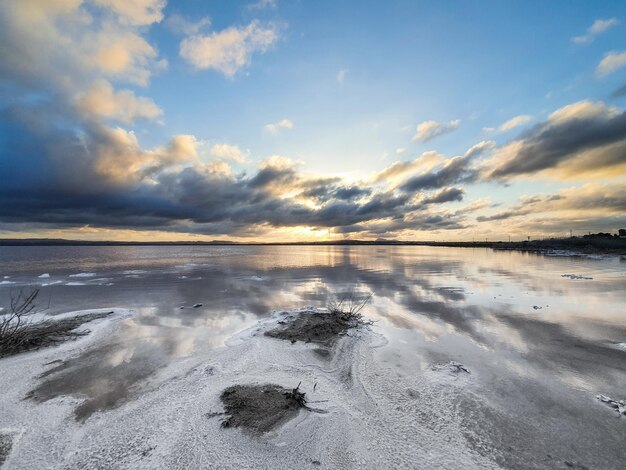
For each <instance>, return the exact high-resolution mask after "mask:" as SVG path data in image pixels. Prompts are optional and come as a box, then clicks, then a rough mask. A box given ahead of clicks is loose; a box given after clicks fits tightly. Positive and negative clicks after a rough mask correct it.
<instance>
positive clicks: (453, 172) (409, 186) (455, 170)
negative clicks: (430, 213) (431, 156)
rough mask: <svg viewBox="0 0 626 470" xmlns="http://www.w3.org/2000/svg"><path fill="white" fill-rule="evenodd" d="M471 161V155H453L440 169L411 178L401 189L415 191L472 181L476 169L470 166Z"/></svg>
mask: <svg viewBox="0 0 626 470" xmlns="http://www.w3.org/2000/svg"><path fill="white" fill-rule="evenodd" d="M470 161H471V159H470V157H453V158H451V159H450V160H448V161H447V162H446V163H445V164H444V165H443V167H441V168H440V169H438V170H435V171H432V172H430V173H425V174H420V175H417V176H413V177H411V178H409V179H408V180H407V181H405V182H404V183H403V184H402V185H401V186H400V189H401V190H402V191H406V192H414V191H422V190H426V189H438V188H442V187H445V186H450V185H452V184H456V183H463V182H470V181H472V180H473V179H474V178H475V173H474V171H473V170H471V169H470V168H469V164H470Z"/></svg>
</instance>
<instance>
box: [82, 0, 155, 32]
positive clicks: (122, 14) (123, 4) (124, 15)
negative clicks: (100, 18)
mask: <svg viewBox="0 0 626 470" xmlns="http://www.w3.org/2000/svg"><path fill="white" fill-rule="evenodd" d="M92 1H93V3H95V4H96V5H98V6H101V7H104V8H108V9H110V10H112V11H113V12H115V13H116V14H117V15H118V17H119V19H120V21H121V22H122V23H127V24H131V25H134V26H145V25H149V24H152V23H158V22H160V21H161V20H162V19H163V11H162V10H163V8H165V5H166V3H167V1H166V0H92Z"/></svg>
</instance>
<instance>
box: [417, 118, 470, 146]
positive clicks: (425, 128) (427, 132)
mask: <svg viewBox="0 0 626 470" xmlns="http://www.w3.org/2000/svg"><path fill="white" fill-rule="evenodd" d="M460 124H461V121H460V120H458V119H455V120H453V121H449V122H437V121H424V122H422V123H421V124H418V126H417V131H416V133H415V135H414V136H413V140H414V141H419V142H426V141H429V140H431V139H434V138H435V137H439V136H440V135H443V134H447V133H449V132H452V131H454V130H455V129H457V128H458V127H459V125H460Z"/></svg>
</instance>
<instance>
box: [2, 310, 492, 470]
mask: <svg viewBox="0 0 626 470" xmlns="http://www.w3.org/2000/svg"><path fill="white" fill-rule="evenodd" d="M309 310H310V309H309ZM294 312H295V313H297V314H306V309H299V310H296V311H289V312H278V313H276V314H275V315H274V316H273V317H272V318H271V319H269V320H267V321H261V322H260V323H259V324H258V325H256V326H255V327H254V328H251V329H249V330H246V331H243V332H241V333H240V334H238V335H236V336H234V337H233V338H231V339H230V340H229V341H228V344H227V346H226V347H224V348H222V349H220V350H217V351H214V352H213V353H211V354H210V355H207V356H206V357H200V358H199V357H192V358H187V359H185V360H182V361H180V362H179V363H177V364H176V366H175V367H171V368H169V369H168V370H164V371H162V372H161V376H160V377H159V382H160V383H161V385H159V386H158V387H157V388H156V389H155V390H154V391H152V392H150V393H147V394H144V395H141V396H140V397H139V398H137V399H135V400H134V401H131V402H128V403H126V404H124V405H123V406H121V407H120V408H117V409H113V410H109V411H106V412H101V413H96V414H95V415H93V416H92V417H90V418H89V419H88V420H87V421H86V422H85V423H84V424H80V423H77V422H75V421H74V419H73V409H74V407H75V406H76V405H77V404H79V403H80V402H81V400H80V398H79V397H61V398H57V399H53V400H50V401H48V402H45V403H41V404H36V403H32V402H20V400H21V399H22V398H23V397H24V395H25V394H26V393H27V392H28V390H29V389H30V388H32V387H33V385H34V383H35V378H34V377H28V378H25V377H24V375H23V374H20V371H23V370H24V369H28V370H30V371H32V372H33V376H35V375H38V373H40V372H42V371H43V370H44V369H45V368H43V367H42V365H41V364H43V363H46V362H48V361H49V360H52V359H58V358H60V357H62V356H65V357H69V356H71V355H75V354H77V353H78V352H80V351H81V350H84V349H86V348H88V347H89V346H90V345H93V344H94V343H97V342H99V341H101V340H103V339H104V338H106V337H107V336H108V335H110V334H112V333H113V332H114V330H115V329H116V328H117V327H118V325H119V321H110V320H104V321H101V322H99V323H98V324H97V325H94V327H93V328H91V329H92V331H93V334H92V335H91V336H90V337H88V338H83V339H81V340H79V341H77V342H76V343H74V344H72V345H63V346H60V347H59V348H56V349H55V350H54V351H52V350H49V351H40V352H37V353H27V354H25V355H24V356H23V357H21V358H20V357H16V358H9V359H8V361H11V363H9V364H7V363H5V364H0V367H2V369H3V371H4V370H6V371H7V372H8V374H9V375H10V376H11V379H12V380H10V381H8V383H10V384H11V385H10V387H9V390H8V391H7V393H6V394H5V397H6V400H7V401H8V402H9V403H14V404H15V406H14V407H4V408H3V411H2V413H3V416H0V420H1V422H2V423H6V427H10V428H11V429H17V430H19V431H20V432H21V434H22V436H21V439H20V440H19V441H18V442H17V444H16V446H15V448H14V449H13V451H12V452H11V455H10V456H9V458H8V460H7V463H6V468H42V467H46V468H102V467H103V466H104V467H110V468H156V469H160V468H203V467H204V468H206V467H212V468H259V467H269V468H294V467H296V466H305V467H307V466H310V465H313V464H315V465H316V466H318V463H319V465H320V466H321V468H338V467H341V468H398V467H403V466H404V467H415V466H416V465H417V466H418V467H421V468H432V467H434V466H437V467H439V468H458V467H460V466H464V467H468V468H496V467H497V465H496V464H495V463H493V461H492V460H491V459H489V458H485V457H483V456H481V455H479V454H478V453H477V452H475V451H474V450H473V449H471V448H469V447H468V445H467V441H466V439H465V437H464V435H463V430H462V428H461V418H460V417H459V416H458V415H457V414H456V413H455V411H454V410H455V395H456V394H457V393H460V391H461V389H462V388H463V387H462V385H463V384H464V383H466V382H467V380H468V379H467V378H466V377H452V374H441V373H440V372H433V371H426V372H425V374H424V375H423V376H421V377H398V376H396V375H395V374H391V373H390V371H389V369H388V368H386V367H383V366H382V365H381V364H378V363H377V361H376V360H375V359H374V356H373V351H374V348H375V347H377V346H382V345H384V344H385V343H386V340H385V338H383V337H382V336H381V335H378V334H376V333H375V332H373V331H368V330H365V329H363V330H359V331H358V332H351V333H350V334H349V335H345V336H343V337H341V339H339V340H338V342H337V343H336V345H335V346H334V349H333V351H332V352H331V354H330V355H329V356H326V355H322V354H319V351H318V349H319V347H318V346H316V345H314V344H303V343H297V344H291V343H289V342H286V341H282V340H278V339H273V338H268V337H266V336H264V335H263V334H262V333H263V332H264V331H265V330H266V329H268V328H271V327H272V326H273V325H275V324H276V323H277V322H278V321H280V319H281V318H284V316H285V315H288V314H294ZM116 318H117V319H118V320H119V318H120V317H119V316H118V317H116ZM299 382H302V386H301V387H302V389H303V390H304V391H306V392H307V397H308V398H309V399H310V400H312V401H317V402H320V404H319V405H317V406H319V407H320V408H324V410H325V411H326V412H327V413H325V414H318V413H309V412H306V411H301V412H300V413H299V414H298V415H297V417H296V418H295V419H293V420H292V421H289V422H287V423H286V424H284V425H283V426H281V427H280V428H278V429H274V430H272V431H270V432H268V433H266V434H264V435H263V436H262V437H253V436H250V435H247V434H246V433H245V432H242V431H240V430H238V429H232V430H231V429H229V430H223V429H222V428H221V426H220V420H219V419H218V418H208V417H207V414H208V416H212V413H216V412H221V411H222V409H223V408H222V404H221V402H220V400H219V396H220V394H221V392H222V391H223V390H224V389H225V388H227V387H229V386H232V385H237V384H249V383H277V384H281V385H282V386H285V387H295V386H296V385H297V384H298V383H299ZM442 384H443V385H444V386H442ZM326 400H327V401H326ZM416 416H420V420H419V422H418V420H416V419H415V417H416ZM3 425H4V424H3Z"/></svg>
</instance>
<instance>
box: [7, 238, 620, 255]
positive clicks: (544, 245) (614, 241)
mask: <svg viewBox="0 0 626 470" xmlns="http://www.w3.org/2000/svg"><path fill="white" fill-rule="evenodd" d="M2 246H32V247H40V246H430V247H448V248H491V249H493V250H510V251H520V252H530V253H537V254H550V253H554V252H563V253H560V254H556V255H555V256H580V255H615V256H626V238H610V239H604V238H563V239H547V240H531V241H518V242H505V241H492V242H490V241H484V242H476V241H474V242H447V241H443V242H436V241H408V240H371V241H370V240H339V241H337V240H335V241H320V242H267V243H260V242H233V241H198V242H130V241H119V242H118V241H82V240H64V239H0V247H2ZM567 252H569V254H566V253H567Z"/></svg>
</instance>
